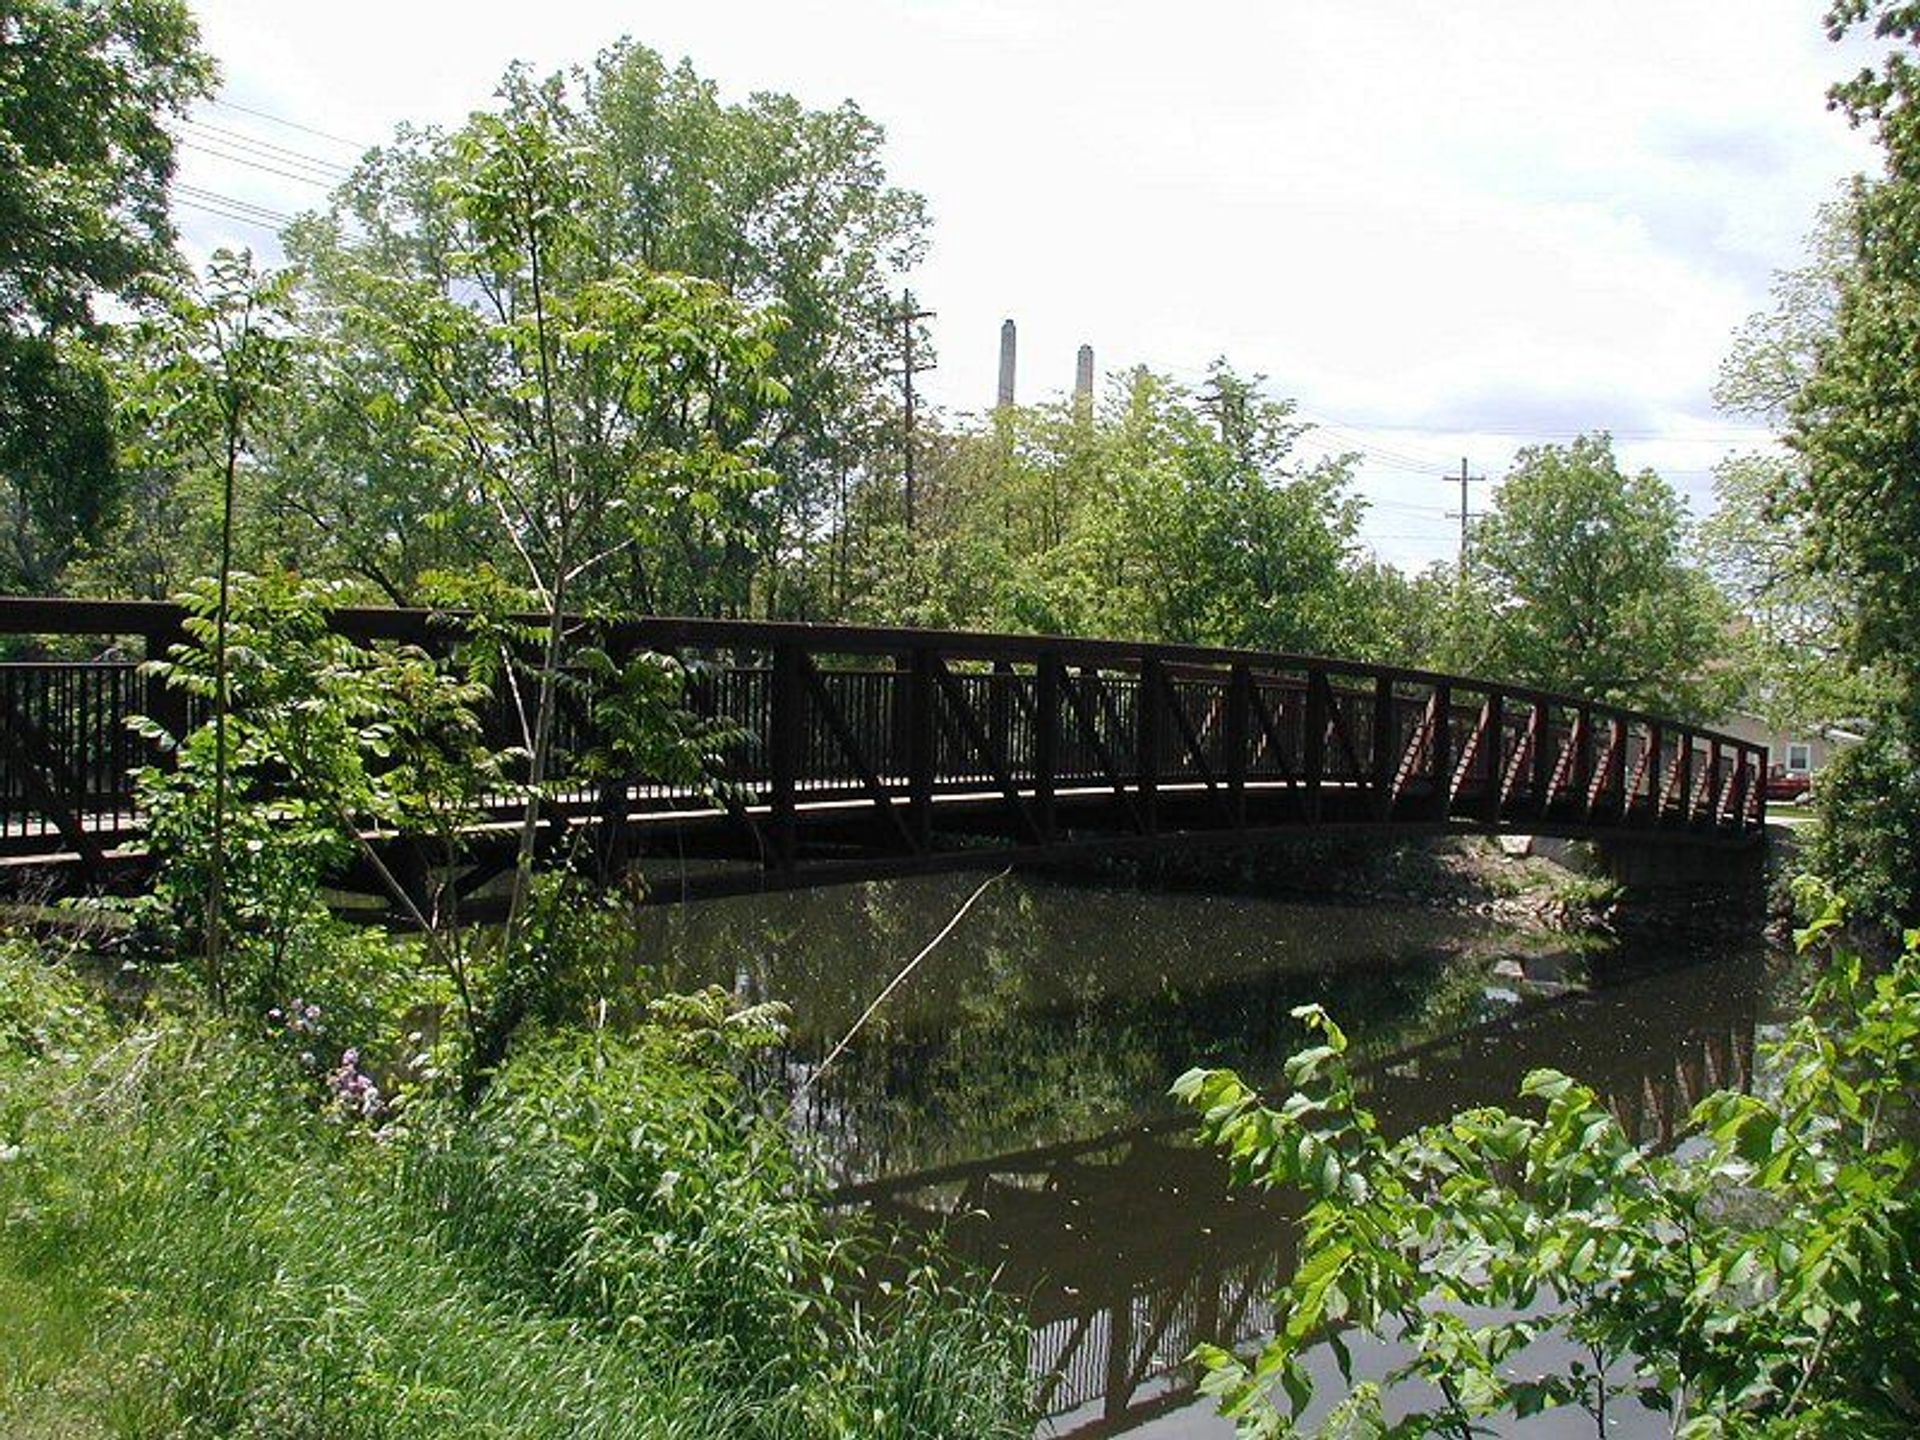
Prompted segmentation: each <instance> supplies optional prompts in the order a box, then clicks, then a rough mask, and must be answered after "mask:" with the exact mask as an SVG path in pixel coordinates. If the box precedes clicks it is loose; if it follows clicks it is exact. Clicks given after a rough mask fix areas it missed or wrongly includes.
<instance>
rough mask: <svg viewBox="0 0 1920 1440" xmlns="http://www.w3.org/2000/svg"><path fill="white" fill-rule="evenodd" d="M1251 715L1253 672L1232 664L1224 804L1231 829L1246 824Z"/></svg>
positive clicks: (1228, 681)
mask: <svg viewBox="0 0 1920 1440" xmlns="http://www.w3.org/2000/svg"><path fill="white" fill-rule="evenodd" d="M1252 718H1253V673H1252V671H1250V670H1248V668H1247V667H1246V666H1245V665H1235V666H1234V667H1233V671H1232V673H1231V675H1229V677H1228V679H1227V735H1226V744H1227V805H1228V808H1229V809H1230V810H1231V812H1232V814H1233V824H1234V828H1235V829H1240V830H1244V829H1245V828H1246V824H1247V726H1248V722H1249V721H1251V720H1252Z"/></svg>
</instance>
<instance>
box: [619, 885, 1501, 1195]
mask: <svg viewBox="0 0 1920 1440" xmlns="http://www.w3.org/2000/svg"><path fill="white" fill-rule="evenodd" d="M972 883H973V882H970V881H966V880H964V879H963V880H961V881H958V882H955V881H952V880H950V879H941V880H930V881H927V882H923V883H919V884H915V885H869V886H862V887H857V888H853V889H849V890H844V891H838V892H820V893H815V894H812V895H807V896H804V897H797V898H796V897H793V896H786V895H782V896H777V897H762V898H758V899H755V900H753V901H751V902H747V903H740V902H729V903H727V904H725V905H723V904H719V903H716V904H713V905H710V906H699V907H681V908H680V909H678V910H676V912H675V913H673V914H671V915H662V916H655V917H650V918H651V921H652V923H653V924H654V925H655V926H656V928H657V930H658V932H659V933H658V934H656V935H651V936H647V937H645V947H646V948H650V949H653V950H655V951H656V952H657V953H661V954H664V955H665V956H667V957H668V962H667V963H668V975H667V979H668V983H670V984H674V985H680V986H688V985H693V984H699V983H706V982H707V981H709V980H717V981H720V982H721V983H729V984H736V985H738V986H739V988H744V989H745V990H747V992H748V993H749V995H750V996H751V998H754V999H761V998H779V999H784V1000H788V1001H789V1002H791V1003H792V1004H793V1005H794V1007H795V1025H794V1034H793V1039H792V1041H791V1043H790V1044H789V1045H788V1046H787V1047H786V1048H785V1050H784V1051H782V1052H779V1053H776V1054H774V1055H772V1056H770V1057H768V1059H767V1060H766V1062H765V1063H764V1065H763V1067H762V1069H761V1070H760V1072H759V1073H758V1074H757V1075H756V1076H755V1079H756V1080H758V1081H760V1082H761V1083H763V1084H764V1085H765V1086H766V1087H768V1088H769V1089H771V1090H773V1091H775V1092H776V1093H778V1092H779V1091H780V1090H782V1089H785V1090H789V1091H790V1090H792V1089H793V1088H795V1087H796V1085H797V1083H798V1081H799V1080H800V1079H801V1078H802V1077H804V1076H805V1075H807V1074H809V1073H811V1070H812V1068H813V1067H814V1066H815V1065H817V1063H818V1062H819V1060H820V1058H821V1057H822V1056H823V1055H824V1053H825V1052H826V1050H827V1049H828V1048H829V1047H830V1046H831V1045H832V1044H833V1042H834V1041H835V1040H836V1039H837V1038H838V1037H839V1036H840V1035H841V1034H842V1033H844V1031H845V1029H846V1027H848V1026H850V1025H851V1024H852V1023H853V1021H854V1019H855V1018H856V1017H857V1016H858V1015H859V1014H860V1012H861V1010H863V1009H864V1008H865V1006H866V1005H867V1004H868V1002H869V1001H870V1000H871V999H872V997H873V996H874V995H875V994H877V993H878V992H879V991H880V989H881V988H882V987H884V986H885V984H886V983H887V981H888V980H889V979H890V978H891V976H892V974H893V967H895V966H897V965H898V964H899V963H901V961H902V960H903V959H905V958H906V957H909V956H911V955H912V954H914V953H915V952H916V951H917V950H918V949H919V948H920V947H921V945H923V944H924V943H925V941H926V939H927V938H928V937H929V936H930V935H931V934H933V933H935V932H936V931H937V930H938V929H939V927H940V925H941V924H943V923H944V922H945V920H946V919H947V918H948V916H949V915H950V914H951V913H952V910H953V908H954V906H955V905H957V903H958V902H959V900H960V899H961V898H963V897H964V895H965V894H966V893H967V890H968V889H969V888H970V886H971V884H972ZM1469 935H1470V931H1469V927H1468V925H1467V923H1466V922H1463V921H1461V920H1459V919H1458V918H1456V917H1452V916H1448V915H1445V914H1440V913H1436V912H1431V911H1417V910H1415V911H1399V912H1393V911H1384V912H1383V911H1381V910H1378V909H1374V910H1364V909H1358V908H1341V907H1310V906H1300V905H1281V904H1273V903H1268V902H1261V901H1257V900H1248V899H1245V898H1231V897H1229V898H1219V897H1208V896H1201V895H1164V894H1161V895H1156V894H1141V893H1138V892H1129V891H1111V890H1100V889H1094V888H1076V887H1066V886H1059V885H1052V884H1033V883H1028V882H1021V881H1017V880H1009V881H1007V882H1005V883H1004V884H1003V885H1002V886H1001V887H998V888H997V889H996V890H995V891H992V892H989V894H988V895H987V896H986V897H983V900H982V902H981V904H980V905H978V906H977V907H976V908H975V910H974V911H973V912H971V913H970V914H969V915H968V917H967V920H966V922H965V923H964V925H963V926H962V928H961V929H960V930H959V931H956V932H955V934H954V935H953V936H952V937H951V938H950V939H949V940H948V941H947V942H946V944H945V945H944V946H943V947H942V949H941V950H940V951H938V952H936V954H935V955H934V956H933V957H931V958H930V959H929V960H928V962H927V963H926V964H925V965H924V966H923V967H922V968H921V970H919V971H917V972H916V973H915V975H914V977H913V978H912V980H911V981H910V982H909V983H908V984H907V985H906V986H905V987H903V989H902V990H901V991H900V992H899V993H898V994H897V995H896V996H895V997H893V998H892V999H890V1000H889V1002H888V1005H887V1008H886V1009H885V1010H884V1011H883V1012H881V1013H880V1014H879V1015H877V1016H876V1017H875V1018H874V1020H873V1021H872V1022H870V1023H869V1026H868V1028H867V1029H866V1030H865V1031H863V1032H862V1035H861V1037H860V1039H859V1041H858V1042H857V1043H856V1044H855V1045H853V1046H852V1047H851V1048H850V1049H849V1050H848V1051H847V1052H846V1053H845V1054H844V1055H842V1057H841V1058H840V1059H839V1060H838V1061H836V1063H835V1066H834V1069H833V1071H832V1072H830V1073H829V1074H828V1075H827V1077H826V1078H825V1079H824V1080H823V1081H822V1082H821V1083H820V1084H818V1085H817V1086H815V1087H814V1088H813V1089H811V1090H810V1091H809V1092H808V1094H807V1096H806V1098H805V1101H804V1111H803V1113H802V1114H801V1115H800V1117H799V1118H800V1120H801V1123H802V1125H803V1128H804V1129H805V1130H806V1131H807V1132H808V1133H809V1134H811V1135H812V1136H814V1137H816V1138H817V1139H818V1140H819V1141H820V1142H821V1148H822V1149H823V1150H824V1151H825V1152H826V1153H827V1158H828V1159H829V1161H830V1163H831V1164H832V1166H833V1168H834V1170H835V1171H836V1172H837V1173H839V1174H842V1175H848V1176H852V1175H864V1176H871V1175H877V1174H884V1173H887V1172H889V1171H892V1170H897V1169H902V1168H913V1167H920V1166H925V1165H930V1164H935V1163H940V1162H943V1161H947V1160H953V1159H965V1158H972V1157H977V1156H981V1155H987V1154H993V1153H997V1152H1000V1151H1004V1150H1007V1149H1011V1148H1016V1147H1021V1146H1030V1145H1034V1144H1039V1143H1044V1142H1046V1141H1050V1140H1056V1139H1062V1138H1067V1137H1071V1136H1075V1135H1084V1134H1087V1133H1090V1132H1092V1131H1096V1130H1100V1129H1105V1128H1108V1127H1110V1126H1113V1125H1115V1124H1118V1123H1121V1122H1123V1121H1125V1120H1128V1119H1131V1118H1136V1117H1140V1116H1145V1115H1151V1114H1160V1113H1166V1111H1167V1110H1168V1108H1169V1107H1168V1102H1167V1100H1166V1090H1167V1086H1168V1085H1169V1083H1170V1082H1171V1081H1172V1079H1173V1077H1174V1076H1175V1075H1177V1074H1179V1073H1180V1072H1181V1071H1182V1070H1184V1069H1186V1068H1187V1067H1188V1066H1190V1065H1193V1064H1195V1063H1207V1064H1231V1065H1235V1066H1238V1067H1240V1068H1242V1069H1244V1070H1246V1071H1247V1072H1248V1073H1250V1074H1254V1075H1261V1074H1265V1073H1268V1072H1270V1071H1273V1070H1277V1067H1278V1066H1279V1064H1280V1063H1281V1061H1282V1060H1284V1058H1285V1056H1286V1055H1287V1054H1288V1053H1290V1051H1291V1050H1292V1048H1294V1046H1295V1045H1296V1044H1297V1043H1298V1041H1299V1040H1300V1038H1301V1032H1300V1030H1299V1027H1298V1025H1297V1023H1296V1022H1295V1021H1293V1019H1292V1018H1291V1015H1290V1013H1289V1012H1290V1011H1291V1010H1292V1009H1293V1008H1294V1007H1295V1006H1297V1005H1301V1004H1304V1003H1307V1002H1309V1001H1318V1002H1320V1003H1322V1004H1327V1005H1329V1006H1332V1007H1334V1008H1336V1009H1338V1010H1339V1012H1340V1013H1341V1014H1342V1015H1343V1016H1347V1017H1349V1018H1350V1019H1351V1020H1352V1023H1353V1026H1354V1029H1355V1031H1356V1032H1357V1034H1358V1035H1359V1036H1361V1037H1362V1038H1363V1040H1365V1041H1368V1042H1372V1041H1375V1040H1386V1041H1398V1040H1400V1039H1402V1038H1404V1037H1405V1036H1407V1035H1410V1034H1416V1033H1433V1028H1434V1027H1435V1026H1436V1025H1439V1026H1445V1025H1449V1024H1458V1023H1464V1022H1465V1021H1466V1020H1469V1019H1471V1018H1474V1016H1475V1015H1477V1013H1478V1012H1479V1010H1480V1008H1481V1006H1482V1005H1483V997H1482V995H1481V992H1480V987H1479V983H1478V977H1477V972H1476V970H1475V967H1461V966H1457V965H1449V964H1448V960H1449V957H1451V956H1453V955H1455V954H1456V953H1457V952H1458V951H1459V950H1460V949H1462V948H1463V947H1464V946H1465V945H1466V943H1467V940H1468V938H1469ZM742 982H744V983H742Z"/></svg>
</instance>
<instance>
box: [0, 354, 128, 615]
mask: <svg viewBox="0 0 1920 1440" xmlns="http://www.w3.org/2000/svg"><path fill="white" fill-rule="evenodd" d="M120 487H121V476H120V470H119V466H118V465H117V463H116V460H115V455H114V447H113V413H112V401H111V398H110V396H109V394H108V389H107V381H106V377H105V375H104V373H103V367H102V366H101V364H100V362H99V358H98V356H97V355H95V354H94V353H93V352H92V351H91V350H90V349H89V348H88V347H87V346H86V345H84V344H82V343H80V342H78V341H73V340H64V339H63V340H53V339H47V338H43V337H37V336H36V337H26V338H15V337H12V336H7V335H4V334H0V504H4V506H5V513H6V515H7V520H8V534H7V539H6V544H5V546H4V549H3V550H0V585H4V586H5V587H6V589H7V590H9V591H12V592H15V593H21V594H47V593H51V592H53V591H54V590H56V589H57V588H58V587H59V584H60V582H61V580H62V578H63V577H64V576H65V574H66V572H67V569H68V566H69V565H70V564H71V563H72V561H73V559H74V557H75V556H76V555H78V554H79V553H80V552H81V550H82V548H83V547H84V546H85V545H86V544H87V543H88V542H89V541H91V540H93V539H95V538H96V537H98V536H99V535H100V533H101V532H102V531H103V530H104V529H105V528H106V525H107V523H108V521H109V519H110V518H111V517H112V515H113V514H114V511H115V509H116V507H117V505H118V502H119V497H120Z"/></svg>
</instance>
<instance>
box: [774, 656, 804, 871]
mask: <svg viewBox="0 0 1920 1440" xmlns="http://www.w3.org/2000/svg"><path fill="white" fill-rule="evenodd" d="M806 663H807V657H806V655H805V653H804V652H803V651H802V650H801V649H800V647H799V646H798V645H797V644H795V643H794V642H793V641H791V640H777V641H775V642H774V647H773V686H772V691H771V693H770V694H769V696H768V715H767V728H768V735H767V740H768V750H769V751H770V753H769V755H768V757H767V759H768V762H769V770H770V772H771V773H770V775H769V777H768V778H769V780H770V782H771V783H770V785H769V786H768V789H769V792H770V794H769V809H770V811H771V814H770V816H769V819H770V820H771V822H772V823H771V824H770V825H769V827H768V829H769V831H770V833H769V835H768V837H767V838H768V840H769V841H770V842H771V844H770V846H769V848H768V853H767V863H768V865H769V866H770V867H771V868H773V869H775V870H783V871H786V870H792V869H793V867H794V863H795V861H796V860H797V859H798V858H799V853H800V806H799V789H800V756H801V753H802V746H803V744H804V743H805V738H806V723H807V717H806V705H807V685H806V672H805V669H804V668H803V667H804V666H805V665H806Z"/></svg>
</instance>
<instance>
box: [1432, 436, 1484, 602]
mask: <svg viewBox="0 0 1920 1440" xmlns="http://www.w3.org/2000/svg"><path fill="white" fill-rule="evenodd" d="M1440 478H1441V479H1442V480H1445V481H1446V482H1447V483H1448V484H1449V485H1451V484H1453V483H1454V482H1455V480H1458V481H1459V484H1460V516H1459V518H1460V558H1459V561H1458V562H1457V563H1458V567H1459V570H1460V573H1461V574H1463V575H1464V574H1465V573H1466V569H1467V522H1468V521H1470V520H1472V519H1473V518H1474V517H1473V510H1472V508H1471V507H1470V506H1469V505H1468V503H1467V487H1468V486H1469V485H1484V484H1486V483H1487V477H1486V476H1484V475H1469V474H1468V473H1467V457H1466V456H1464V455H1462V456H1461V457H1460V473H1459V475H1458V476H1453V475H1442V476H1441V477H1440ZM1447 518H1448V519H1449V520H1451V519H1453V518H1454V514H1453V512H1452V511H1451V510H1449V511H1448V512H1447Z"/></svg>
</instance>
